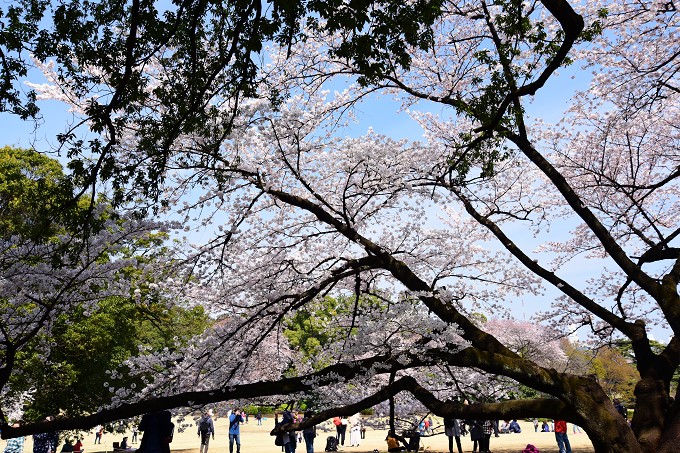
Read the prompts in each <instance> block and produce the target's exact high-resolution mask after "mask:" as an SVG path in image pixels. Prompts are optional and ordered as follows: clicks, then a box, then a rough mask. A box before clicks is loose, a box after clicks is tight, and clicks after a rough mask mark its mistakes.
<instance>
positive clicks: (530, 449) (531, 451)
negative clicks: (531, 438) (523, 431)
mask: <svg viewBox="0 0 680 453" xmlns="http://www.w3.org/2000/svg"><path fill="white" fill-rule="evenodd" d="M522 453H541V452H540V451H539V450H538V448H536V447H534V446H533V445H531V444H527V448H525V449H524V450H522Z"/></svg>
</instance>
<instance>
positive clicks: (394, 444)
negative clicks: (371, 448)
mask: <svg viewBox="0 0 680 453" xmlns="http://www.w3.org/2000/svg"><path fill="white" fill-rule="evenodd" d="M385 441H387V451H388V452H399V451H406V448H404V447H400V446H399V439H397V436H396V435H395V434H394V431H392V430H390V431H388V432H387V437H386V438H385Z"/></svg>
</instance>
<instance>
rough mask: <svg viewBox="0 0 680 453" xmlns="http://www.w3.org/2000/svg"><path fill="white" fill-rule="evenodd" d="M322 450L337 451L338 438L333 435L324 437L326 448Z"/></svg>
mask: <svg viewBox="0 0 680 453" xmlns="http://www.w3.org/2000/svg"><path fill="white" fill-rule="evenodd" d="M324 451H338V439H337V438H336V437H335V436H328V437H327V438H326V449H325V450H324Z"/></svg>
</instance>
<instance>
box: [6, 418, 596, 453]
mask: <svg viewBox="0 0 680 453" xmlns="http://www.w3.org/2000/svg"><path fill="white" fill-rule="evenodd" d="M437 424H438V423H437V421H436V420H435V426H437ZM273 425H274V420H273V418H270V417H268V418H267V419H265V420H263V422H262V426H258V425H257V423H256V421H255V420H254V419H252V418H251V419H250V421H249V423H248V424H244V425H243V426H242V427H241V453H278V452H280V451H281V447H277V446H275V445H274V437H272V436H270V435H269V431H270V430H271V429H272V427H273ZM520 425H521V426H522V433H520V434H501V435H500V436H499V437H493V436H492V437H491V451H492V452H493V453H520V452H521V451H522V449H523V448H524V447H526V445H527V444H533V445H535V446H536V447H538V449H539V450H540V451H541V453H558V449H557V444H556V442H555V435H554V434H553V433H540V432H539V433H536V432H534V428H533V426H532V425H531V423H528V422H520ZM227 427H228V422H227V419H226V417H218V418H216V419H215V431H216V435H215V440H211V441H210V453H228V452H229V436H228V435H227V432H228V429H227ZM324 429H325V430H327V431H324ZM196 430H197V428H196V425H195V424H194V421H193V420H191V419H187V420H185V421H183V422H181V421H176V431H175V437H174V440H173V442H172V452H173V453H198V447H199V444H200V441H199V438H198V436H197V434H196ZM569 430H570V433H569V440H570V442H571V447H572V451H573V452H574V453H593V451H594V450H593V447H592V444H591V442H590V440H589V439H588V436H587V435H586V434H576V435H574V434H572V433H571V431H572V427H571V425H569ZM334 432H335V428H334V427H333V426H332V425H331V423H330V422H327V423H326V424H324V425H323V426H322V427H321V429H319V431H318V434H317V438H316V440H315V442H314V451H315V452H323V451H324V447H325V446H326V437H327V436H329V435H331V434H333V433H334ZM125 435H127V436H129V438H130V439H132V434H131V433H127V434H125ZM385 435H386V431H384V430H374V429H371V428H368V429H367V430H366V439H364V440H362V441H361V445H360V446H359V447H349V446H348V445H349V433H348V435H347V439H346V442H345V443H346V446H345V447H341V448H340V451H341V452H345V453H372V452H373V450H375V449H377V450H378V451H379V452H380V453H384V452H387V444H386V443H385ZM140 436H141V433H140ZM122 438H123V434H114V433H106V434H104V437H103V440H102V443H101V444H100V445H95V444H94V433H92V434H86V435H85V439H84V441H83V444H84V447H85V453H97V452H106V451H111V449H112V445H113V442H120V440H121V439H122ZM461 441H462V444H463V451H464V452H465V453H468V452H471V451H472V442H471V441H470V437H469V436H466V437H463V438H462V439H461ZM4 445H5V441H4V440H3V441H0V448H4ZM137 445H139V444H137ZM133 446H135V445H133ZM32 447H33V442H32V440H31V438H30V437H29V438H27V439H26V443H25V445H24V453H32ZM421 447H423V449H422V451H424V452H429V453H448V439H447V437H446V436H444V435H443V434H438V435H434V436H431V437H424V438H422V439H421ZM455 448H456V447H455V444H454V451H455ZM234 450H236V448H234ZM296 452H297V453H305V452H306V450H305V445H304V442H303V443H302V444H298V447H297V450H296Z"/></svg>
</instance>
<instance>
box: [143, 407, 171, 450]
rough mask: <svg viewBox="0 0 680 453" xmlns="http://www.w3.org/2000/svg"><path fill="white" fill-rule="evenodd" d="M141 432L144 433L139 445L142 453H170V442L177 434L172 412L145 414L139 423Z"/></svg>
mask: <svg viewBox="0 0 680 453" xmlns="http://www.w3.org/2000/svg"><path fill="white" fill-rule="evenodd" d="M139 430H140V431H143V432H144V436H142V442H141V443H140V445H139V449H138V450H137V451H140V453H170V442H172V437H173V435H174V432H175V424H174V423H172V414H170V411H159V412H154V413H150V414H144V416H142V420H141V421H140V422H139Z"/></svg>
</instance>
